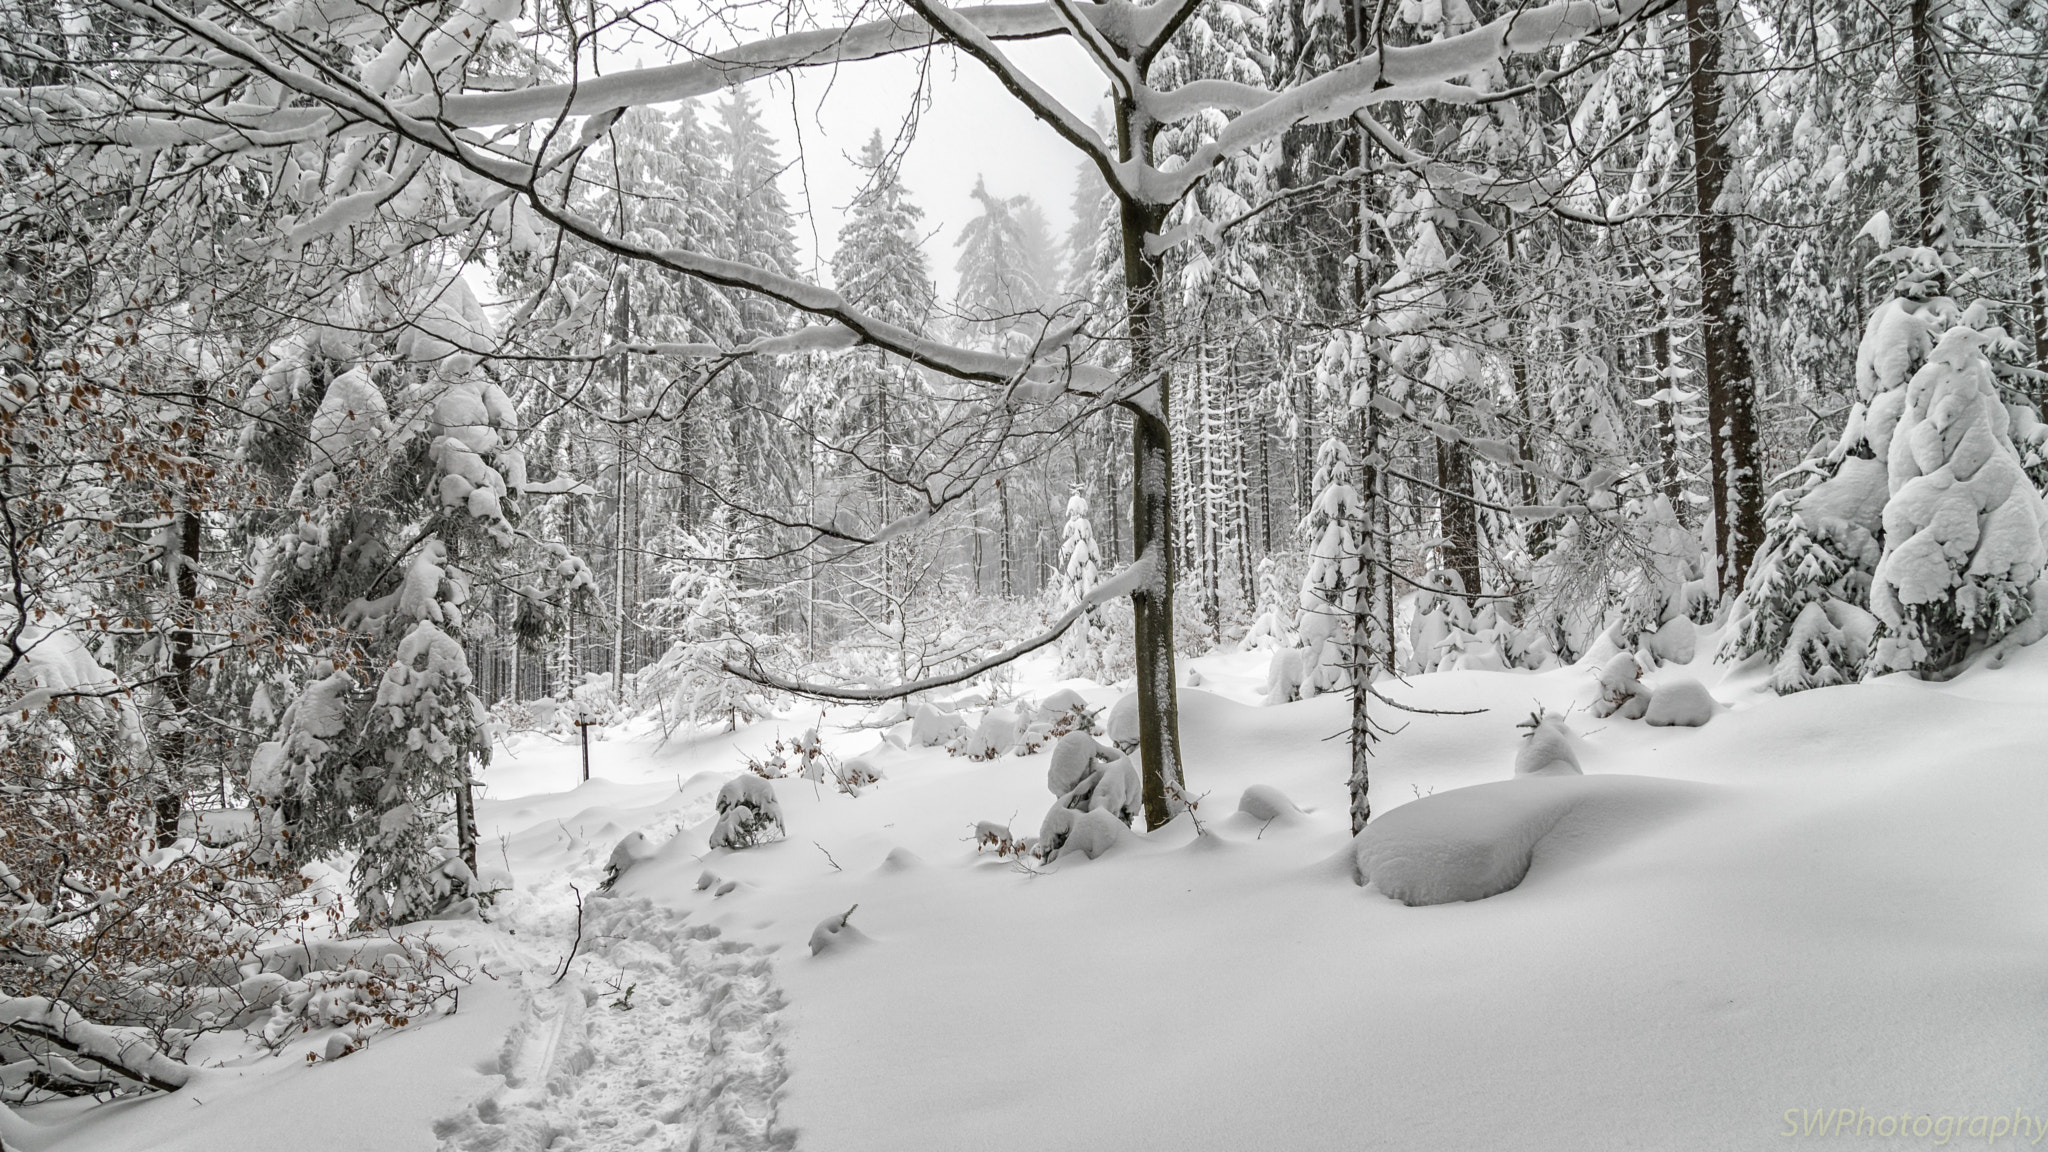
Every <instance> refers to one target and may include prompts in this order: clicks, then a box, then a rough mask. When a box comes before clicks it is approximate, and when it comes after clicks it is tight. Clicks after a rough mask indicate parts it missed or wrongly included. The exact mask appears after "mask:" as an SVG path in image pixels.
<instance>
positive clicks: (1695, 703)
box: [1643, 676, 1721, 728]
mask: <svg viewBox="0 0 2048 1152" xmlns="http://www.w3.org/2000/svg"><path fill="white" fill-rule="evenodd" d="M1720 709H1721V702H1720V701H1718V700H1716V699H1714V695H1713V693H1711V692H1708V691H1707V686H1706V685H1704V684H1702V683H1700V682H1699V681H1697V680H1695V679H1693V678H1692V677H1690V676H1675V677H1673V678H1671V679H1669V680H1666V681H1664V682H1663V683H1662V684H1659V685H1658V686H1657V694H1656V695H1655V696H1653V697H1651V699H1650V708H1649V711H1647V712H1645V713H1644V714H1643V723H1645V724H1648V725H1650V726H1651V727H1653V728H1673V727H1676V728H1698V727H1701V726H1702V725H1704V724H1706V722H1707V721H1709V720H1712V719H1713V718H1714V713H1716V712H1718V711H1720Z"/></svg>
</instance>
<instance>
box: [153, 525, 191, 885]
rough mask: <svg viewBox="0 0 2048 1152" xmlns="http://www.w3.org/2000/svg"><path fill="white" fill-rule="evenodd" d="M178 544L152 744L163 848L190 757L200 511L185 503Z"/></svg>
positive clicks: (180, 810) (181, 807)
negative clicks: (161, 712)
mask: <svg viewBox="0 0 2048 1152" xmlns="http://www.w3.org/2000/svg"><path fill="white" fill-rule="evenodd" d="M174 527H175V530H176V532H177V537H178V540H177V548H176V550H175V551H173V552H172V553H171V555H170V557H169V559H170V561H171V563H173V564H175V565H177V577H176V578H175V579H174V580H173V581H172V586H173V587H174V588H176V589H177V599H176V602H175V604H174V606H173V608H172V613H173V619H174V620H175V626H174V627H173V628H172V629H171V634H170V638H169V639H170V653H171V661H170V663H171V669H170V671H171V678H170V681H169V682H168V683H167V684H166V685H165V687H164V698H165V701H166V702H167V703H168V704H169V705H170V707H171V716H170V720H169V723H168V725H167V730H166V731H165V732H164V734H163V739H162V740H161V741H159V742H158V745H157V762H158V764H159V766H160V767H161V769H162V772H163V779H162V780H161V781H160V782H159V787H160V791H158V792H157V796H156V846H157V847H159V848H168V847H170V846H171V844H172V843H173V842H175V841H176V840H177V839H178V821H179V819H180V818H181V817H182V816H183V815H184V812H185V790H186V786H187V785H188V784H189V782H190V781H189V780H188V779H187V776H188V774H189V773H190V771H191V760H192V672H193V667H194V664H195V661H194V659H193V647H194V637H193V634H192V626H193V624H194V623H195V622H196V617H197V616H198V608H199V603H198V602H199V535H200V533H199V529H200V523H199V513H198V511H197V510H196V509H194V508H191V507H189V506H188V507H187V508H186V509H185V511H183V512H181V513H179V514H178V519H177V523H176V525H175V526H174Z"/></svg>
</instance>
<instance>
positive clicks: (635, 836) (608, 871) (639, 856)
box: [597, 832, 660, 892]
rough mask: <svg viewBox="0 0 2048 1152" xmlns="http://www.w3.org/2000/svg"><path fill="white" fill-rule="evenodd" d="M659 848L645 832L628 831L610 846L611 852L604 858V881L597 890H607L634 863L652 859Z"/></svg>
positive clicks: (637, 863)
mask: <svg viewBox="0 0 2048 1152" xmlns="http://www.w3.org/2000/svg"><path fill="white" fill-rule="evenodd" d="M659 851H660V849H659V848H658V847H657V846H656V845H655V843H654V841H652V840H650V839H648V838H647V833H645V832H632V833H628V834H627V835H626V836H625V838H623V839H621V840H620V841H619V842H618V843H617V844H615V845H613V846H612V854H611V856H610V857H608V858H607V859H606V860H605V864H604V882H603V883H602V884H599V885H598V887H597V890H598V891H600V892H609V891H611V890H612V886H613V885H615V884H617V883H618V882H619V877H621V876H624V875H625V874H626V873H628V872H631V871H632V870H633V868H634V867H635V866H636V865H639V864H643V863H645V862H647V861H649V860H652V859H654V857H655V854H656V853H657V852H659Z"/></svg>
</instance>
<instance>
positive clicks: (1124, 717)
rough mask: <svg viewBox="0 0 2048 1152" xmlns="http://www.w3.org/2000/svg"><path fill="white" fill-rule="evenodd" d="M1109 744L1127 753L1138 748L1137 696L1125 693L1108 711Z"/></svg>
mask: <svg viewBox="0 0 2048 1152" xmlns="http://www.w3.org/2000/svg"><path fill="white" fill-rule="evenodd" d="M1109 742H1110V743H1111V744H1114V745H1116V746H1117V747H1119V748H1121V749H1123V750H1124V751H1126V752H1128V751H1130V750H1131V749H1133V748H1136V747H1137V746H1138V694H1137V693H1136V692H1126V693H1125V694H1124V695H1122V696H1121V697H1118V699H1117V702H1116V703H1115V704H1113V705H1111V706H1110V709H1109Z"/></svg>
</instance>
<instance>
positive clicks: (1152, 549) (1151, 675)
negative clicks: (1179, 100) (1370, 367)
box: [1116, 100, 1185, 829]
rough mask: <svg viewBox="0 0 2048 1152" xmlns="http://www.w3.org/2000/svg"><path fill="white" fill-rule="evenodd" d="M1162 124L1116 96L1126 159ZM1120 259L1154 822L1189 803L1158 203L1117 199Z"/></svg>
mask: <svg viewBox="0 0 2048 1152" xmlns="http://www.w3.org/2000/svg"><path fill="white" fill-rule="evenodd" d="M1157 131H1158V125H1157V124H1156V123H1155V122H1153V121H1152V120H1151V119H1150V118H1149V117H1147V116H1146V115H1145V113H1143V112H1142V111H1140V110H1138V109H1136V108H1134V107H1132V106H1131V104H1130V103H1129V102H1128V101H1124V100H1119V101H1118V102H1117V109H1116V133H1117V144H1118V148H1119V151H1120V152H1121V153H1122V158H1123V159H1124V160H1126V161H1129V160H1132V159H1140V160H1145V161H1148V162H1149V160H1150V159H1151V151H1152V138H1153V136H1154V134H1155V133H1156V132H1157ZM1119 216H1120V223H1121V224H1122V232H1123V236H1122V240H1123V257H1124V304H1125V309H1126V314H1127V316H1128V325H1129V326H1128V333H1129V336H1130V358H1131V363H1130V373H1131V379H1132V381H1133V382H1144V387H1143V388H1142V389H1141V390H1140V391H1139V392H1138V393H1137V394H1136V395H1134V396H1132V397H1130V398H1129V399H1126V400H1124V401H1121V402H1120V403H1121V406H1122V407H1123V409H1124V410H1125V411H1126V412H1129V413H1130V415H1131V556H1132V558H1133V562H1136V561H1139V560H1143V559H1145V558H1146V557H1147V556H1150V557H1151V559H1152V565H1153V567H1152V578H1151V579H1150V580H1148V581H1146V582H1145V584H1144V586H1143V587H1141V588H1139V589H1138V590H1137V591H1135V592H1132V593H1131V616H1132V620H1133V624H1134V625H1135V627H1134V631H1135V633H1136V636H1135V641H1136V643H1135V647H1136V654H1137V664H1138V760H1139V771H1140V774H1141V776H1142V779H1143V783H1144V798H1145V827H1146V828H1147V829H1154V828H1158V827H1160V826H1162V825H1164V824H1165V823H1166V822H1167V821H1169V820H1171V819H1173V818H1174V816H1176V815H1178V814H1179V813H1180V811H1181V809H1182V808H1183V807H1184V806H1185V805H1184V803H1183V795H1182V791H1181V786H1182V778H1181V765H1180V703H1179V697H1178V693H1177V691H1176V686H1175V683H1174V652H1173V582H1174V556H1173V433H1172V430H1171V425H1170V424H1169V420H1168V418H1169V413H1170V408H1169V406H1168V405H1169V401H1170V397H1171V395H1172V389H1171V388H1170V387H1169V386H1168V379H1167V375H1166V367H1165V365H1164V364H1162V363H1161V362H1160V356H1159V344H1160V336H1161V335H1162V333H1161V331H1160V329H1161V327H1162V321H1163V318H1162V316H1161V315H1160V309H1159V272H1160V257H1159V256H1157V255H1155V254H1152V253H1149V252H1147V251H1146V250H1145V237H1146V236H1147V235H1148V234H1156V233H1158V232H1159V231H1160V229H1161V227H1162V226H1163V225H1164V224H1165V222H1166V213H1165V212H1164V211H1163V210H1161V209H1158V208H1154V207H1150V206H1148V205H1142V204H1137V203H1133V202H1131V201H1129V200H1124V201H1122V202H1121V203H1120V205H1119Z"/></svg>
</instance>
